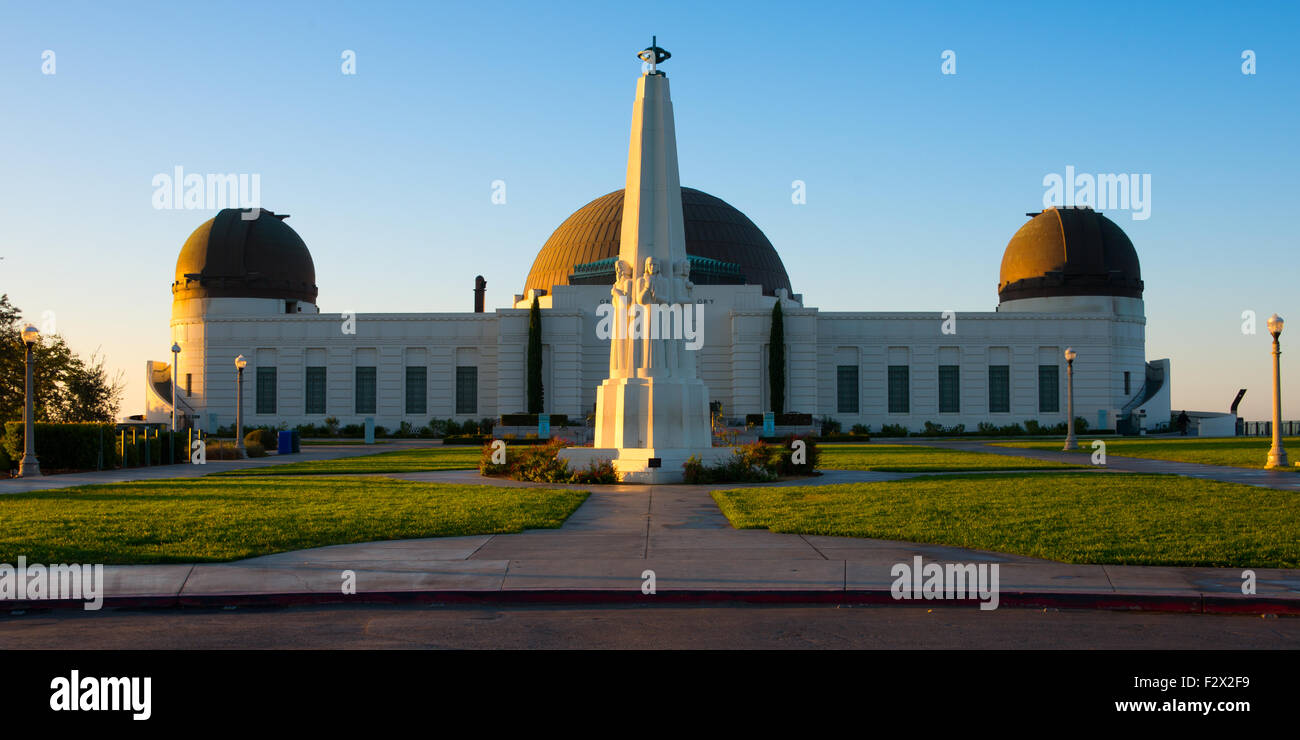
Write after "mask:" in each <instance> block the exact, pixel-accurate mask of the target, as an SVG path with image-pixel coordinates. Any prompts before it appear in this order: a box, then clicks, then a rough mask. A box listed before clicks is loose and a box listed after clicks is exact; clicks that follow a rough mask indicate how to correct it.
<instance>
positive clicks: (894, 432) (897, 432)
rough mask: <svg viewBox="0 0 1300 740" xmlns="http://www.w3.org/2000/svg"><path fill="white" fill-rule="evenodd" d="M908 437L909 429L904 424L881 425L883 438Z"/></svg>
mask: <svg viewBox="0 0 1300 740" xmlns="http://www.w3.org/2000/svg"><path fill="white" fill-rule="evenodd" d="M907 435H908V431H907V427H905V426H903V425H902V424H882V425H880V436H882V437H906V436H907Z"/></svg>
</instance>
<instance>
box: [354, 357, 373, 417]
mask: <svg viewBox="0 0 1300 740" xmlns="http://www.w3.org/2000/svg"><path fill="white" fill-rule="evenodd" d="M356 396H357V397H356V409H357V410H356V413H358V414H373V413H375V368H374V367H358V368H357V382H356Z"/></svg>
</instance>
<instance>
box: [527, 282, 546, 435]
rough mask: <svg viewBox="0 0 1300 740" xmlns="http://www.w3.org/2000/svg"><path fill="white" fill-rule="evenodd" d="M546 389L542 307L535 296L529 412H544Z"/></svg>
mask: <svg viewBox="0 0 1300 740" xmlns="http://www.w3.org/2000/svg"><path fill="white" fill-rule="evenodd" d="M545 393H546V391H545V389H543V388H542V309H541V307H540V306H538V305H537V296H536V295H534V296H533V307H532V309H531V310H529V312H528V413H530V414H540V413H542V407H543V403H542V401H543V399H545V397H546V396H545Z"/></svg>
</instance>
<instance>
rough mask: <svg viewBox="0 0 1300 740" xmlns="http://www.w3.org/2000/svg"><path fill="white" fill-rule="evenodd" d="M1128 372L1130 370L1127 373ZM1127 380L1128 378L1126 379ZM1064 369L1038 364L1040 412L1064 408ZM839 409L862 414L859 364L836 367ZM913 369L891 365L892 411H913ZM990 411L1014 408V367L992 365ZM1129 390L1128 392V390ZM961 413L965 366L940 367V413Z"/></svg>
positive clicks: (896, 412) (839, 410)
mask: <svg viewBox="0 0 1300 740" xmlns="http://www.w3.org/2000/svg"><path fill="white" fill-rule="evenodd" d="M1126 375H1127V373H1126ZM1125 380H1127V378H1126V379H1125ZM1060 383H1061V369H1060V367H1059V366H1057V365H1039V366H1038V411H1039V412H1040V413H1045V414H1054V413H1059V412H1060V410H1061V389H1060ZM835 386H836V387H835V400H836V410H837V411H838V412H839V413H841V414H856V413H858V393H859V385H858V366H857V365H839V366H837V367H836V368H835ZM911 390H912V383H911V368H910V367H908V366H907V365H890V366H889V374H888V380H887V382H886V391H887V393H888V396H889V405H888V408H889V413H891V414H908V413H911V408H912V403H911ZM988 390H989V407H988V408H989V413H991V414H1005V413H1010V411H1011V366H1010V365H989V374H988ZM1125 392H1126V393H1127V391H1125ZM960 412H961V366H959V365H940V366H939V413H941V414H956V413H960Z"/></svg>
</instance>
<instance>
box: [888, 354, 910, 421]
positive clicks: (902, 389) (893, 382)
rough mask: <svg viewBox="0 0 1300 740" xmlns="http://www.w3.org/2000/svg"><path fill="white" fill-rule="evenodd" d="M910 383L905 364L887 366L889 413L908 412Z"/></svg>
mask: <svg viewBox="0 0 1300 740" xmlns="http://www.w3.org/2000/svg"><path fill="white" fill-rule="evenodd" d="M910 384H911V381H910V380H909V378H908V367H907V365H890V366H889V413H891V414H906V413H909V410H908V409H909V407H910V404H909V399H908V390H909V386H910Z"/></svg>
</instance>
